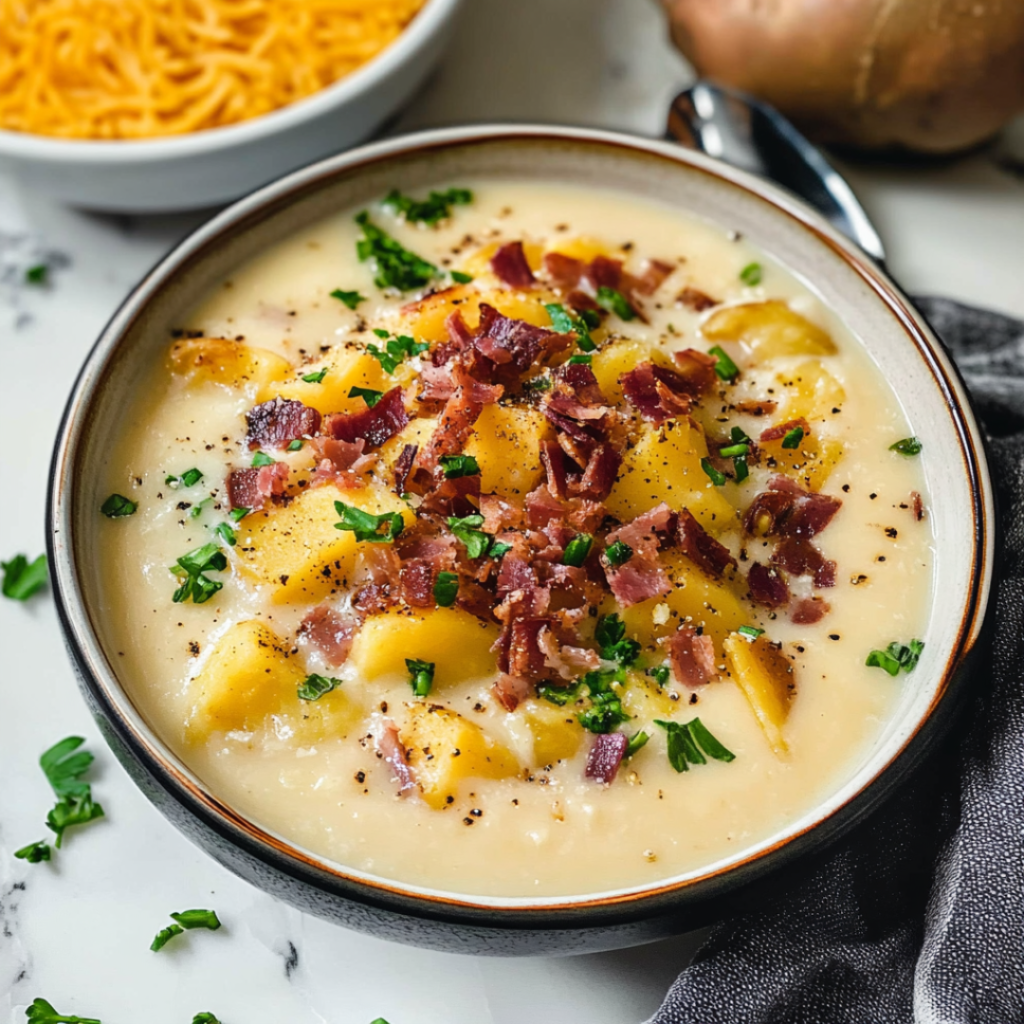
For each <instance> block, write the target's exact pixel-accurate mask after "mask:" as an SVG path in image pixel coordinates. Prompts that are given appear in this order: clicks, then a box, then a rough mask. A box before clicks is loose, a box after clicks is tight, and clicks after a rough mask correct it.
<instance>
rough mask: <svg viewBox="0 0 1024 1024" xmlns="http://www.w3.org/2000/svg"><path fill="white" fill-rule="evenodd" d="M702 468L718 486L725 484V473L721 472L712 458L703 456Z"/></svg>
mask: <svg viewBox="0 0 1024 1024" xmlns="http://www.w3.org/2000/svg"><path fill="white" fill-rule="evenodd" d="M700 468H701V469H703V470H704V472H705V473H707V475H708V479H709V480H710V481H711V482H712V483H713V484H714V485H715V486H716V487H722V486H723V485H724V484H725V474H724V473H720V472H719V471H718V470H717V469H715V467H714V466H713V465H711V460H710V459H708V458H703V459H701V460H700Z"/></svg>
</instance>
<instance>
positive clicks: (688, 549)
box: [679, 508, 736, 579]
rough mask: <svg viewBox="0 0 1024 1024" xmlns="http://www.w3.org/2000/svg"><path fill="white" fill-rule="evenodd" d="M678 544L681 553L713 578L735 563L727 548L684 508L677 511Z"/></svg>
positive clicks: (718, 577)
mask: <svg viewBox="0 0 1024 1024" xmlns="http://www.w3.org/2000/svg"><path fill="white" fill-rule="evenodd" d="M679 546H680V548H682V550H683V554H685V555H687V556H688V557H689V558H690V559H691V561H693V562H694V563H695V564H696V565H697V566H699V567H700V568H701V569H703V570H704V572H706V573H707V574H708V575H709V576H712V577H714V578H715V579H721V578H722V574H723V573H724V572H725V570H726V569H727V568H728V567H729V566H730V565H732V566H735V565H736V559H735V558H733V556H732V555H731V554H730V553H729V549H728V548H727V547H726V546H725V545H724V544H720V543H719V542H718V541H717V540H715V538H714V537H712V536H711V534H709V533H708V532H707V531H706V530H705V529H704V527H703V526H701V525H700V523H698V522H697V520H696V519H695V518H694V517H693V516H692V515H691V513H690V511H689V509H685V508H684V509H682V510H681V511H680V512H679Z"/></svg>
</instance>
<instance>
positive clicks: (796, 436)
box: [782, 427, 804, 448]
mask: <svg viewBox="0 0 1024 1024" xmlns="http://www.w3.org/2000/svg"><path fill="white" fill-rule="evenodd" d="M803 439H804V428H803V427H794V428H793V429H792V430H788V431H786V436H785V437H784V438H783V439H782V447H783V448H799V447H800V442H801V441H802V440H803Z"/></svg>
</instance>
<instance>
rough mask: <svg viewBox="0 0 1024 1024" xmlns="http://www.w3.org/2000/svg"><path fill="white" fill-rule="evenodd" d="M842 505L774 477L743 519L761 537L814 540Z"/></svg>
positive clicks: (745, 525) (781, 477) (749, 529)
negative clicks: (775, 536)
mask: <svg viewBox="0 0 1024 1024" xmlns="http://www.w3.org/2000/svg"><path fill="white" fill-rule="evenodd" d="M842 504H843V503H842V502H841V501H840V500H839V499H838V498H833V497H831V496H829V495H827V494H819V493H816V492H814V491H805V490H803V489H802V488H801V487H800V485H799V484H797V483H795V482H794V481H792V480H790V479H789V478H788V477H785V476H773V477H772V478H771V480H769V482H768V490H766V491H762V492H761V493H760V494H759V495H757V497H756V498H755V499H754V500H753V502H752V503H751V505H750V508H748V509H747V512H746V514H745V515H744V517H743V528H744V529H745V530H746V531H747V533H749V534H753V535H755V536H761V537H770V536H773V535H777V536H780V537H804V538H808V539H809V538H811V537H814V536H815V535H816V534H819V533H821V531H822V530H824V529H825V527H826V526H828V524H829V523H830V522H831V521H832V517H833V516H834V515H835V514H836V512H838V511H839V509H840V507H841V506H842Z"/></svg>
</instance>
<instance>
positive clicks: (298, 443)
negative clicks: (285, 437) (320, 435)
mask: <svg viewBox="0 0 1024 1024" xmlns="http://www.w3.org/2000/svg"><path fill="white" fill-rule="evenodd" d="M305 443H306V442H305V441H303V440H302V438H301V437H297V438H295V440H293V441H289V442H288V447H287V448H286V449H285V450H286V451H289V452H300V451H302V446H303V445H304V444H305Z"/></svg>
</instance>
